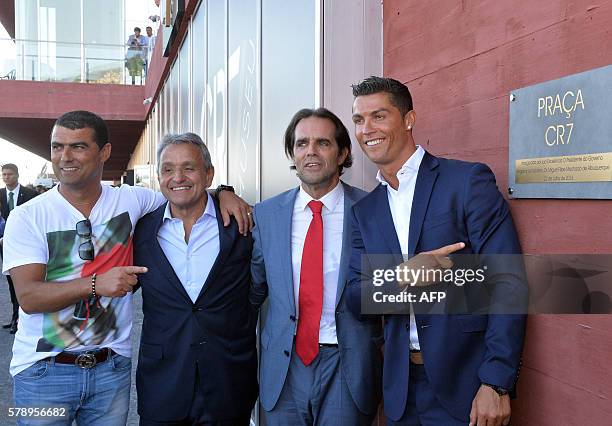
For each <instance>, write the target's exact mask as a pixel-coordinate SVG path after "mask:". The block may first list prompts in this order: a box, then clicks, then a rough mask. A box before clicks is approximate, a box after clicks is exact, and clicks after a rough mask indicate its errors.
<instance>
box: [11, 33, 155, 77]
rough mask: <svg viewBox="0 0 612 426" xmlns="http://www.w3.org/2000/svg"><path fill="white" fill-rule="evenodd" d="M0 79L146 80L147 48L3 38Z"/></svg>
mask: <svg viewBox="0 0 612 426" xmlns="http://www.w3.org/2000/svg"><path fill="white" fill-rule="evenodd" d="M0 52H1V53H0V79H8V80H32V81H57V82H72V83H78V82H80V83H106V84H139V85H140V84H144V82H145V78H146V68H147V62H148V56H149V55H148V51H147V48H146V47H145V48H143V49H142V50H141V51H139V52H134V51H133V50H132V51H131V52H130V55H128V54H127V52H128V46H127V45H125V44H105V43H89V44H87V43H78V42H57V41H46V40H27V39H7V38H0Z"/></svg>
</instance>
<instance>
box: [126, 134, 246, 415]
mask: <svg viewBox="0 0 612 426" xmlns="http://www.w3.org/2000/svg"><path fill="white" fill-rule="evenodd" d="M157 164H158V177H159V183H160V189H161V191H162V193H163V194H164V196H165V197H166V198H167V200H168V202H167V203H164V204H162V205H161V206H160V207H158V208H157V209H156V210H155V211H153V212H151V213H149V214H148V215H146V216H145V217H143V218H142V219H141V220H140V222H139V223H138V226H137V227H136V231H135V237H134V261H135V262H136V263H137V264H138V265H143V266H146V267H147V268H148V272H147V273H144V274H142V275H141V276H140V277H139V278H138V283H139V284H140V286H141V287H142V298H143V305H142V311H143V315H144V319H143V326H142V335H141V339H140V353H139V357H138V370H137V373H136V389H137V391H138V414H139V415H140V424H141V425H179V424H180V425H195V424H198V425H208V426H247V425H249V423H250V413H251V410H252V409H253V406H254V405H255V400H256V398H257V352H256V347H255V325H256V317H255V314H254V310H252V308H251V305H250V303H249V298H248V294H249V288H250V285H251V273H250V269H249V267H250V262H251V249H252V240H251V236H250V235H247V236H244V235H240V232H239V230H238V226H237V224H236V222H235V221H233V220H232V222H231V223H230V225H229V226H228V227H224V226H223V220H222V218H221V213H220V210H219V205H218V203H216V201H215V200H214V199H213V198H212V197H211V196H210V195H209V194H208V193H207V192H206V188H208V187H209V186H210V184H211V182H212V179H213V176H214V168H213V166H212V163H211V159H210V154H209V152H208V149H207V148H206V145H205V144H204V142H203V141H202V139H201V138H200V137H199V136H198V135H196V134H194V133H184V134H180V135H166V136H165V137H164V138H163V140H162V142H161V143H160V144H159V146H158V148H157ZM249 215H250V213H249Z"/></svg>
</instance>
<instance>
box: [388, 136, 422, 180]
mask: <svg viewBox="0 0 612 426" xmlns="http://www.w3.org/2000/svg"><path fill="white" fill-rule="evenodd" d="M424 156H425V150H424V149H423V148H422V147H421V145H417V149H416V151H414V152H413V153H412V155H411V156H410V158H409V159H408V160H406V162H405V163H404V165H403V166H402V167H400V169H399V170H398V171H397V174H396V176H397V178H398V179H399V181H400V182H401V181H405V180H406V179H408V178H410V177H412V176H414V175H416V174H418V173H419V167H420V166H421V161H423V157H424ZM376 180H377V181H379V182H380V183H382V184H383V185H388V184H387V181H386V180H385V178H384V176H383V175H382V173H381V172H380V170H378V172H377V173H376Z"/></svg>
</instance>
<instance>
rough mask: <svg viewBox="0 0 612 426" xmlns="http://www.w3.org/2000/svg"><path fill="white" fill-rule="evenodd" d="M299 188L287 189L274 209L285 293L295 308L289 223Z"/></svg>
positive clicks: (291, 220)
mask: <svg viewBox="0 0 612 426" xmlns="http://www.w3.org/2000/svg"><path fill="white" fill-rule="evenodd" d="M299 190H300V188H299V187H298V188H295V189H293V190H291V191H289V192H288V193H287V194H286V195H285V196H284V197H283V198H282V199H281V200H280V202H279V205H278V209H277V210H276V225H277V228H276V230H277V231H278V233H279V234H278V240H277V243H278V246H279V254H280V263H281V265H282V271H281V273H282V277H283V282H284V283H286V285H285V288H286V290H287V295H288V296H289V300H290V301H291V306H293V308H294V309H295V310H296V309H297V307H296V306H295V294H294V290H293V264H292V263H291V228H292V226H291V224H292V222H293V205H294V204H295V198H296V197H297V194H298V192H299Z"/></svg>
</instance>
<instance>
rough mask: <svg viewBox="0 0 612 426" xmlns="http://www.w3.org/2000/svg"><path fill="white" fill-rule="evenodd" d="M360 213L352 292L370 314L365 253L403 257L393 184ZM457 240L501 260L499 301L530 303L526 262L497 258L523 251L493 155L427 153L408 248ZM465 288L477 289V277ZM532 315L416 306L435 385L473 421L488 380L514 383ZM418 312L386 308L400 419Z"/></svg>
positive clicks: (448, 404)
mask: <svg viewBox="0 0 612 426" xmlns="http://www.w3.org/2000/svg"><path fill="white" fill-rule="evenodd" d="M352 221H353V236H352V255H351V261H350V277H349V285H348V288H347V296H348V298H349V306H350V308H351V310H352V311H353V313H354V314H356V315H357V316H358V317H360V318H363V316H362V315H361V312H360V311H361V299H360V297H361V284H360V283H361V280H362V279H364V280H365V279H367V276H368V274H369V273H368V271H362V270H361V268H362V256H365V259H368V256H369V255H372V254H387V255H390V256H389V257H391V259H394V260H393V261H392V264H393V265H397V264H399V263H401V262H402V261H403V258H402V254H401V249H400V244H399V241H398V238H397V234H396V231H395V227H394V224H393V218H392V216H391V211H390V208H389V202H388V198H387V188H386V186H384V185H382V184H381V185H379V186H377V187H376V188H375V189H374V190H373V191H372V192H371V193H370V194H368V195H367V196H366V197H364V198H363V199H362V200H361V201H359V202H358V203H356V204H355V206H354V207H353V217H352ZM457 242H464V243H465V244H466V247H465V248H464V249H463V250H462V251H461V253H466V254H471V253H474V254H478V255H479V258H480V259H481V261H483V262H488V261H490V260H491V259H493V260H492V261H491V262H490V263H492V264H495V265H496V267H497V268H498V270H495V271H490V272H491V273H490V274H487V288H489V289H493V290H492V292H491V293H490V294H489V297H490V301H489V303H490V304H491V305H495V304H496V303H501V304H502V305H503V303H505V302H508V301H511V304H512V306H514V307H516V306H525V303H526V299H527V285H526V281H525V276H524V270H522V268H521V267H520V266H521V265H522V263H521V264H520V265H519V267H517V265H516V262H505V261H504V262H495V259H496V258H495V257H491V256H490V255H495V254H519V253H521V248H520V244H519V241H518V237H517V234H516V231H515V228H514V223H513V221H512V217H511V215H510V210H509V208H508V204H507V203H506V201H505V200H504V198H503V196H502V195H501V193H500V192H499V191H498V189H497V186H496V183H495V176H494V175H493V173H492V172H491V170H490V169H489V168H488V167H487V166H485V165H483V164H478V163H468V162H463V161H456V160H448V159H443V158H436V157H434V156H432V155H430V154H428V153H425V156H424V157H423V161H422V163H421V166H420V168H419V172H418V175H417V181H416V188H415V193H414V199H413V202H412V212H411V215H410V229H409V241H408V253H407V254H408V255H409V256H413V255H415V254H418V253H420V252H423V251H429V250H433V249H437V248H440V247H443V246H446V245H448V244H453V243H457ZM487 256H488V258H487ZM379 258H380V257H376V259H379ZM516 258H518V256H517V257H514V259H516ZM376 261H377V260H372V262H376ZM500 263H501V264H500ZM364 264H365V265H367V263H364ZM393 265H389V266H393ZM493 272H494V273H493ZM465 291H466V292H467V291H470V290H468V289H467V286H466V289H465ZM468 299H469V295H468ZM522 312H525V311H522ZM525 319H526V317H525V315H522V314H519V315H486V314H480V315H476V314H464V315H439V314H437V315H436V314H421V315H419V314H417V315H416V324H417V330H418V333H419V343H420V346H421V352H422V354H423V358H424V362H425V370H426V371H427V375H428V378H429V380H430V383H431V386H432V388H433V390H434V392H435V394H436V396H437V398H438V400H439V401H440V403H441V404H442V405H443V406H444V407H445V408H446V409H447V410H448V411H449V412H450V413H451V414H452V415H453V416H455V417H456V418H457V419H460V420H462V421H465V422H466V423H467V422H468V421H469V413H470V409H471V404H472V400H473V398H474V396H475V395H476V392H477V390H478V388H479V386H480V384H481V383H489V384H493V385H497V386H501V387H503V388H506V389H510V390H512V389H514V387H515V383H516V380H517V377H518V370H519V364H520V357H521V352H522V348H523V338H524V332H525ZM409 320H410V317H409V316H408V315H387V316H386V317H385V328H384V337H385V358H384V359H385V363H384V370H383V395H384V406H385V414H386V415H387V416H388V417H389V418H390V419H392V420H398V419H399V418H401V416H402V414H403V413H404V410H405V407H406V398H407V395H408V373H409V368H408V366H409V336H410V332H409Z"/></svg>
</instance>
